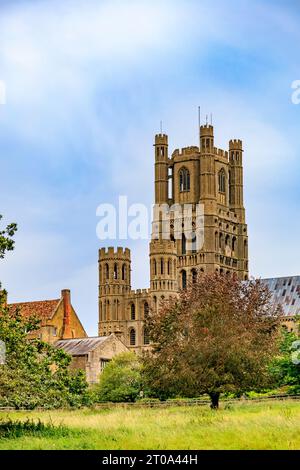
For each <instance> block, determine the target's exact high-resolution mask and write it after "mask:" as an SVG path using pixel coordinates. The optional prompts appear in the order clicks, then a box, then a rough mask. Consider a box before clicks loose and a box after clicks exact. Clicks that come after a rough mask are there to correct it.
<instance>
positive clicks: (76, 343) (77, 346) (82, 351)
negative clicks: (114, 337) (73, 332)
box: [55, 336, 111, 356]
mask: <svg viewBox="0 0 300 470" xmlns="http://www.w3.org/2000/svg"><path fill="white" fill-rule="evenodd" d="M110 337H111V336H96V337H94V338H75V339H62V340H59V341H57V342H56V343H55V347H56V348H58V349H63V350H64V351H65V352H67V353H68V354H71V356H85V355H87V354H88V353H89V352H90V351H93V350H94V349H96V348H97V347H98V346H99V345H102V344H103V343H104V341H106V340H107V339H108V338H110Z"/></svg>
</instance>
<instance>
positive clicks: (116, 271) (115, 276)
mask: <svg viewBox="0 0 300 470" xmlns="http://www.w3.org/2000/svg"><path fill="white" fill-rule="evenodd" d="M114 279H118V265H117V263H115V264H114Z"/></svg>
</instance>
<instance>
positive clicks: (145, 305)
mask: <svg viewBox="0 0 300 470" xmlns="http://www.w3.org/2000/svg"><path fill="white" fill-rule="evenodd" d="M148 316H149V304H148V302H145V303H144V318H147V317H148Z"/></svg>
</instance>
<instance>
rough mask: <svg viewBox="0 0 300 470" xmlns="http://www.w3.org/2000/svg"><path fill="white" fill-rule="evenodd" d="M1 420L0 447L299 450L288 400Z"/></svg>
mask: <svg viewBox="0 0 300 470" xmlns="http://www.w3.org/2000/svg"><path fill="white" fill-rule="evenodd" d="M1 416H3V419H4V423H5V420H6V421H7V420H8V417H9V419H10V423H11V424H9V426H8V427H7V430H6V431H5V433H6V434H4V436H1V437H4V438H1V440H0V449H151V450H155V449H299V448H300V403H298V402H294V401H292V400H291V401H286V402H275V403H274V402H263V403H244V404H242V403H241V404H226V405H224V406H223V408H221V409H220V410H219V411H211V410H210V409H209V408H208V407H193V408H190V407H181V406H180V407H172V408H167V409H154V408H146V409H140V408H138V409H137V408H135V409H131V408H130V409H126V408H125V409H124V408H111V409H109V408H107V409H100V410H89V409H86V410H77V411H60V410H56V411H44V412H34V411H33V412H25V411H24V412H23V411H19V412H10V413H9V414H8V415H7V413H5V414H4V413H1V412H0V419H1ZM28 419H29V420H30V421H28ZM13 423H17V424H16V426H15V428H14V426H13ZM21 423H25V424H24V427H22V424H21ZM26 423H27V424H26ZM32 423H36V427H35V426H33V424H32ZM0 429H1V425H0ZM3 429H6V428H5V426H4V428H3Z"/></svg>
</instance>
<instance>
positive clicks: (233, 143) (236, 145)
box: [229, 139, 243, 150]
mask: <svg viewBox="0 0 300 470" xmlns="http://www.w3.org/2000/svg"><path fill="white" fill-rule="evenodd" d="M229 150H243V142H242V141H241V140H240V139H232V140H230V141H229Z"/></svg>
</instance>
